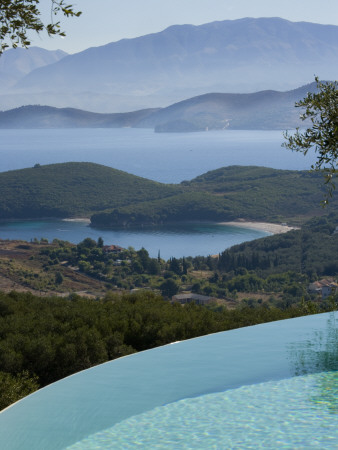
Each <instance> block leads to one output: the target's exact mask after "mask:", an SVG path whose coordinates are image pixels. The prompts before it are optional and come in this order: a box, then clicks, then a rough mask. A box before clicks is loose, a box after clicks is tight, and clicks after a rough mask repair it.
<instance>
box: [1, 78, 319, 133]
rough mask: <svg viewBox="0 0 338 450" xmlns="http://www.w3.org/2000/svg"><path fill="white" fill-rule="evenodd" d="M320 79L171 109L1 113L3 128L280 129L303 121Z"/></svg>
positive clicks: (218, 96)
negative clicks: (301, 106) (303, 104)
mask: <svg viewBox="0 0 338 450" xmlns="http://www.w3.org/2000/svg"><path fill="white" fill-rule="evenodd" d="M315 90H316V83H311V84H309V85H306V86H302V87H300V88H298V89H294V90H292V91H286V92H279V91H261V92H256V93H252V94H222V93H213V94H205V95H200V96H197V97H193V98H191V99H188V100H184V101H182V102H179V103H175V104H173V105H171V106H169V107H167V108H152V109H145V110H141V111H134V112H130V113H112V114H102V113H101V114H100V113H92V112H88V111H83V110H79V109H74V108H54V107H50V106H22V107H20V108H16V109H12V110H9V111H3V112H0V128H81V127H84V128H96V127H100V128H107V127H108V128H119V127H138V128H154V129H155V131H157V132H189V131H201V130H206V129H209V130H211V129H224V128H229V129H242V130H243V129H257V130H264V129H282V130H285V129H287V128H295V127H297V126H300V125H301V121H300V119H299V111H298V110H297V108H295V107H294V104H295V102H296V101H298V100H300V99H302V98H304V97H305V96H306V94H307V92H314V91H315Z"/></svg>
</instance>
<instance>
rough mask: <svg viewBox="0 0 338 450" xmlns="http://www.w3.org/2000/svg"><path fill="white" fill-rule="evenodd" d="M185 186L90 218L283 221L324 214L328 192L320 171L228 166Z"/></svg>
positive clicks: (107, 221)
mask: <svg viewBox="0 0 338 450" xmlns="http://www.w3.org/2000/svg"><path fill="white" fill-rule="evenodd" d="M180 186H181V188H183V189H184V191H185V192H181V193H179V194H176V195H172V196H168V197H166V198H162V199H161V198H159V199H156V200H151V201H144V202H138V203H136V202H135V203H131V204H129V205H123V206H122V205H121V206H119V207H118V208H115V209H114V210H113V211H111V212H103V213H98V214H94V215H93V216H92V217H91V222H92V224H93V226H98V227H99V226H104V227H114V226H121V225H122V226H124V225H128V226H130V225H139V224H146V225H149V224H161V223H168V222H182V221H189V220H190V221H191V220H202V221H206V220H209V221H228V220H234V219H237V218H244V219H251V220H252V219H254V220H265V221H272V222H275V221H279V222H280V221H282V218H290V217H295V216H297V217H298V216H299V215H307V216H308V215H315V214H318V213H320V212H321V208H320V206H319V203H320V200H321V199H322V196H323V194H324V190H323V186H322V182H321V176H320V175H318V174H316V173H308V172H306V171H290V170H275V169H268V168H265V167H245V166H244V167H240V166H231V167H223V168H221V169H217V170H214V171H211V172H207V173H206V174H204V175H201V176H199V177H197V178H195V179H193V180H192V181H190V182H184V183H182V184H181V185H180ZM290 198H292V202H290ZM337 207H338V202H332V208H333V209H334V208H337Z"/></svg>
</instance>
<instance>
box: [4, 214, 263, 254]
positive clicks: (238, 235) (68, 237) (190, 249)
mask: <svg viewBox="0 0 338 450" xmlns="http://www.w3.org/2000/svg"><path fill="white" fill-rule="evenodd" d="M267 235H268V233H266V232H264V231H258V230H251V229H244V228H239V227H231V226H224V225H217V224H210V223H209V224H208V223H205V224H196V223H193V224H183V225H170V226H169V225H168V226H165V227H164V226H158V227H149V228H141V229H121V230H98V229H95V228H91V227H89V226H88V224H87V223H84V222H65V221H62V220H43V221H29V222H6V223H0V239H23V240H26V241H30V240H31V239H34V238H37V239H41V238H42V237H43V238H47V239H48V240H49V241H52V240H53V239H54V238H57V239H62V240H64V241H69V242H73V243H75V244H76V243H78V242H80V241H82V240H83V239H85V238H86V237H90V238H92V239H94V240H97V239H98V237H99V236H101V237H102V238H103V240H104V242H105V244H106V245H110V244H116V245H120V246H121V247H124V248H128V247H129V246H131V247H134V248H135V249H136V250H139V249H140V248H142V247H144V248H146V249H147V250H148V252H149V254H150V256H151V257H153V258H155V257H157V256H158V252H160V255H161V257H162V258H164V259H169V258H170V257H172V256H174V257H175V258H180V257H182V256H197V255H203V256H207V255H214V254H218V253H220V252H222V251H223V250H225V249H226V248H228V247H231V246H232V245H236V244H240V243H241V242H243V241H251V240H253V239H258V238H260V237H263V236H267Z"/></svg>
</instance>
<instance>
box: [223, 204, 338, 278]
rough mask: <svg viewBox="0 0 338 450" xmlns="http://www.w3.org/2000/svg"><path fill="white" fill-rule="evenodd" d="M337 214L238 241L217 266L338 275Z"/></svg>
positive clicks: (229, 268)
mask: <svg viewBox="0 0 338 450" xmlns="http://www.w3.org/2000/svg"><path fill="white" fill-rule="evenodd" d="M337 225H338V214H337V213H331V214H329V215H328V216H324V217H317V218H313V219H311V220H310V221H308V222H307V223H306V224H304V226H303V228H302V229H301V230H294V231H290V232H288V233H285V234H279V235H275V236H270V237H267V238H264V239H257V240H254V241H251V242H245V243H243V244H240V245H236V246H234V247H232V248H230V249H228V250H225V251H224V252H222V253H221V254H220V257H219V260H218V264H217V267H218V269H219V270H221V271H225V272H229V271H231V270H236V269H237V268H240V267H244V268H246V269H248V270H254V271H255V272H256V273H258V274H266V275H268V274H272V273H281V272H287V271H293V272H300V273H304V274H307V275H308V276H310V277H311V276H312V274H314V273H315V274H317V275H320V276H322V275H328V276H330V275H331V276H332V275H336V274H337V273H338V263H337V252H338V234H337V233H336V234H334V230H335V228H336V226H337Z"/></svg>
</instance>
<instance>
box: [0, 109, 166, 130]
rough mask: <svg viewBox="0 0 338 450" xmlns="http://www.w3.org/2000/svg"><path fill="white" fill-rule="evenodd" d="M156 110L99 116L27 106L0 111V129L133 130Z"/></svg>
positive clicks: (83, 112) (75, 111) (81, 111)
mask: <svg viewBox="0 0 338 450" xmlns="http://www.w3.org/2000/svg"><path fill="white" fill-rule="evenodd" d="M157 110H158V109H145V110H142V111H134V112H130V113H120V114H119V113H115V114H114V113H113V114H100V113H93V112H89V111H83V110H80V109H75V108H54V107H51V106H39V105H35V106H32V105H29V106H21V107H20V108H15V109H11V110H9V111H0V128H123V127H135V126H137V125H138V124H139V123H140V121H142V120H143V119H144V118H145V117H147V116H148V115H151V114H154V113H155V112H156V111H157Z"/></svg>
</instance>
